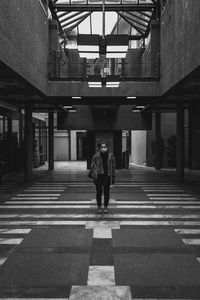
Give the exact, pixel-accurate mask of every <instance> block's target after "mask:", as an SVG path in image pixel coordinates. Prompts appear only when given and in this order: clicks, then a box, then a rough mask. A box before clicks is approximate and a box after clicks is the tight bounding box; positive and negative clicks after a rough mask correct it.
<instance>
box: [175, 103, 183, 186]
mask: <svg viewBox="0 0 200 300" xmlns="http://www.w3.org/2000/svg"><path fill="white" fill-rule="evenodd" d="M176 112H177V121H176V176H177V181H178V182H183V181H184V104H183V103H177V105H176Z"/></svg>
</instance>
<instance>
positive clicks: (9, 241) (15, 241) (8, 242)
mask: <svg viewBox="0 0 200 300" xmlns="http://www.w3.org/2000/svg"><path fill="white" fill-rule="evenodd" d="M22 241H23V239H9V238H0V245H18V244H20V243H21V242H22Z"/></svg>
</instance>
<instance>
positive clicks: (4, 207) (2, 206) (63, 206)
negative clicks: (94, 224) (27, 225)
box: [0, 204, 90, 209]
mask: <svg viewBox="0 0 200 300" xmlns="http://www.w3.org/2000/svg"><path fill="white" fill-rule="evenodd" d="M0 208H1V209H11V208H18V209H24V208H37V209H38V208H90V205H9V204H5V205H0Z"/></svg>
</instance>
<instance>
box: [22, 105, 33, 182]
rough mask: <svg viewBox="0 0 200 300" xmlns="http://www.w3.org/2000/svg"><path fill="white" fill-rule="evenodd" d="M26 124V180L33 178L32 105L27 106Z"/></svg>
mask: <svg viewBox="0 0 200 300" xmlns="http://www.w3.org/2000/svg"><path fill="white" fill-rule="evenodd" d="M24 118H25V125H24V181H25V182H30V181H31V180H32V175H33V174H32V161H33V132H32V105H31V104H26V106H25V116H24Z"/></svg>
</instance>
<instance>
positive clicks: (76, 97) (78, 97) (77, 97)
mask: <svg viewBox="0 0 200 300" xmlns="http://www.w3.org/2000/svg"><path fill="white" fill-rule="evenodd" d="M72 99H81V97H80V96H75V97H72Z"/></svg>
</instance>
